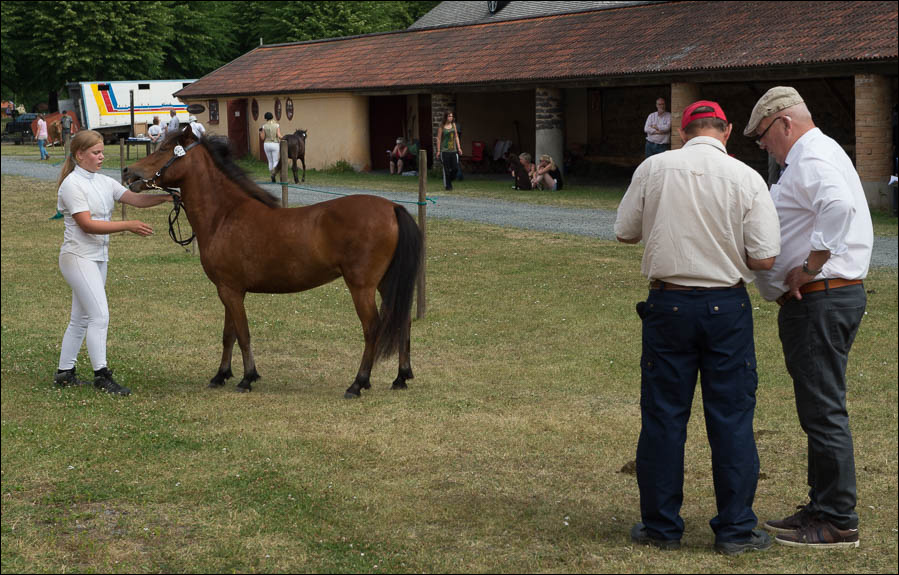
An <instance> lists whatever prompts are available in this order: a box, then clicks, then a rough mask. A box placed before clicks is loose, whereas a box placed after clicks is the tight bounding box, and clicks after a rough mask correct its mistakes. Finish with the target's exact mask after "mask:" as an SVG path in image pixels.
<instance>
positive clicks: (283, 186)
mask: <svg viewBox="0 0 899 575" xmlns="http://www.w3.org/2000/svg"><path fill="white" fill-rule="evenodd" d="M280 145H281V150H280V151H281V182H282V183H281V206H282V207H285V208H286V207H287V140H281V142H280Z"/></svg>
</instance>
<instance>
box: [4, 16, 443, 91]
mask: <svg viewBox="0 0 899 575" xmlns="http://www.w3.org/2000/svg"><path fill="white" fill-rule="evenodd" d="M437 3H438V2H416V1H405V2H402V1H389V2H371V1H366V2H342V1H333V2H274V1H263V0H259V1H257V0H251V1H248V2H240V1H205V2H201V1H188V2H178V1H161V0H145V1H132V0H119V1H115V2H112V1H103V0H97V1H92V2H84V1H74V0H56V1H52V2H30V1H18V0H5V1H4V2H2V3H0V10H2V22H0V28H2V82H0V88H2V97H3V98H4V99H15V100H16V101H17V102H24V103H26V105H29V106H30V105H33V104H35V103H37V102H39V101H46V100H47V99H48V94H50V93H54V92H64V91H65V84H66V83H67V82H78V81H97V80H104V81H114V80H138V79H141V80H142V79H178V78H199V77H202V76H204V75H205V74H208V73H210V72H212V71H213V70H215V69H217V68H219V67H220V66H222V65H224V64H226V63H227V62H230V61H231V60H233V59H235V58H237V57H238V56H240V55H241V54H243V53H244V52H247V51H248V50H251V49H253V48H254V47H255V46H257V45H258V43H259V39H260V38H262V39H263V41H264V42H265V43H266V44H275V43H281V42H296V41H302V40H313V39H319V38H333V37H337V36H352V35H357V34H368V33H373V32H387V31H391V30H402V29H404V28H407V27H408V26H409V25H410V24H412V23H413V22H414V21H415V20H416V19H418V18H419V17H420V16H422V15H423V14H424V13H425V12H427V11H428V10H430V9H431V8H433V7H434V6H435V5H436V4H437Z"/></svg>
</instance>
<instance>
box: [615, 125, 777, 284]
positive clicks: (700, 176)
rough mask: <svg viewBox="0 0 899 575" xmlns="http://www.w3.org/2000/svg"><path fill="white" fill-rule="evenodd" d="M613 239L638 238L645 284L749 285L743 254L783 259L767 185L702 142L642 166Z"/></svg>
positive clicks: (711, 141) (713, 143) (715, 143)
mask: <svg viewBox="0 0 899 575" xmlns="http://www.w3.org/2000/svg"><path fill="white" fill-rule="evenodd" d="M615 234H616V235H617V236H618V237H620V238H622V239H626V240H630V239H635V238H640V237H642V239H643V241H644V243H645V245H646V248H645V250H644V252H643V264H642V267H641V271H642V272H643V275H645V276H646V277H647V278H648V279H650V280H663V281H666V282H670V283H676V284H680V285H687V286H696V287H727V286H732V285H734V284H736V283H738V282H739V281H740V280H743V281H744V282H747V283H748V282H751V281H752V280H753V279H754V278H755V273H754V272H753V271H752V270H750V269H749V266H748V265H747V263H746V256H747V254H748V255H749V257H751V258H753V259H758V260H761V259H767V258H770V257H774V256H777V255H778V254H779V253H780V227H779V224H778V220H777V212H776V211H775V209H774V203H773V202H772V201H771V196H770V195H769V194H768V187H767V186H766V185H765V181H764V180H763V179H762V177H761V176H760V175H759V173H758V172H756V171H755V170H753V169H752V168H750V167H749V166H747V165H746V164H744V163H743V162H741V161H739V160H737V159H735V158H731V157H730V156H728V155H727V150H726V149H725V147H724V144H722V143H721V142H720V141H719V140H717V139H715V138H711V137H707V136H697V137H694V138H692V139H690V140H689V141H688V142H687V143H686V144H684V147H683V148H681V149H679V150H672V151H668V152H663V153H661V154H656V155H654V156H650V157H649V158H647V159H646V160H645V161H644V162H643V163H642V164H640V166H639V167H638V168H637V171H636V172H634V177H633V180H632V181H631V184H630V186H629V187H628V189H627V193H626V194H625V195H624V198H623V199H622V200H621V203H620V204H619V206H618V218H617V220H616V221H615Z"/></svg>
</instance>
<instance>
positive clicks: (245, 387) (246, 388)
mask: <svg viewBox="0 0 899 575" xmlns="http://www.w3.org/2000/svg"><path fill="white" fill-rule="evenodd" d="M235 389H237V391H238V392H240V393H249V392H251V391H253V386H252V385H250V383H249V382H243V381H241V382H240V383H238V384H237V387H236V388H235Z"/></svg>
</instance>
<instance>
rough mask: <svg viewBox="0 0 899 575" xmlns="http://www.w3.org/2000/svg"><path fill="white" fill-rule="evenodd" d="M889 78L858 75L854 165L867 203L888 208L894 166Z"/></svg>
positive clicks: (856, 82) (856, 83)
mask: <svg viewBox="0 0 899 575" xmlns="http://www.w3.org/2000/svg"><path fill="white" fill-rule="evenodd" d="M891 114H892V111H891V109H890V82H889V80H888V78H887V77H886V76H879V75H876V74H859V75H857V76H855V169H856V170H857V171H858V176H859V178H860V179H861V181H862V187H864V189H865V196H866V197H867V199H868V205H869V206H871V207H874V208H889V207H890V204H891V196H890V193H891V190H890V188H889V186H888V185H887V184H888V182H889V181H890V172H891V170H892V149H893V145H892V136H893V131H892V126H891V123H890V122H891Z"/></svg>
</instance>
